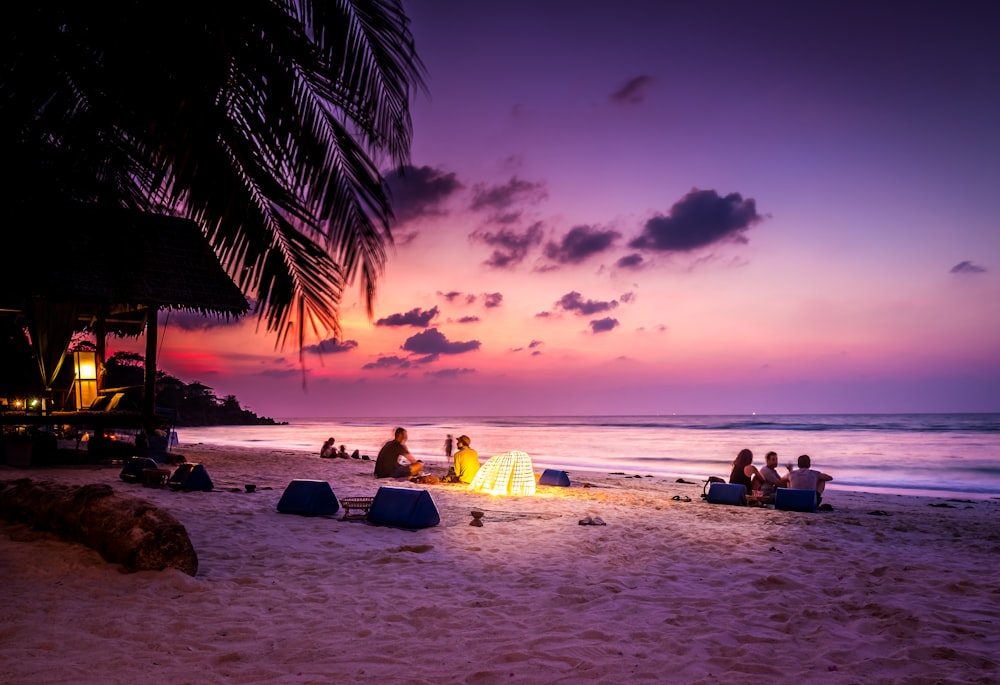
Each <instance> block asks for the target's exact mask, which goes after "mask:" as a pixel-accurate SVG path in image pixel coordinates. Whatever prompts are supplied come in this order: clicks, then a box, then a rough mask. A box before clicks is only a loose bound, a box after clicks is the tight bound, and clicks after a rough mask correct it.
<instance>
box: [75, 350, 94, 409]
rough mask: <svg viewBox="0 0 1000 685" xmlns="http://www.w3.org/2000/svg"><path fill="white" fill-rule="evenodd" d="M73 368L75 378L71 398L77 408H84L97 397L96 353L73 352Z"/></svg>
mask: <svg viewBox="0 0 1000 685" xmlns="http://www.w3.org/2000/svg"><path fill="white" fill-rule="evenodd" d="M73 370H74V371H75V372H76V380H75V381H74V387H73V398H74V400H75V401H76V408H77V409H86V408H87V407H89V406H90V405H91V404H93V402H94V400H96V399H97V353H96V352H74V353H73Z"/></svg>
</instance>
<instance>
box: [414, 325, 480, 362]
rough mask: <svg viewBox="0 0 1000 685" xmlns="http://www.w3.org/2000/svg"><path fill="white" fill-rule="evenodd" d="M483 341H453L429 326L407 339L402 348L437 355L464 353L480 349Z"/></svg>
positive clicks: (416, 352)
mask: <svg viewBox="0 0 1000 685" xmlns="http://www.w3.org/2000/svg"><path fill="white" fill-rule="evenodd" d="M480 345H481V343H480V342H479V341H478V340H467V341H465V342H451V341H450V340H448V339H447V338H446V337H445V336H444V335H443V334H442V333H441V331H439V330H438V329H436V328H429V329H427V330H426V331H422V332H420V333H417V334H416V335H413V336H411V337H409V338H407V339H406V342H405V343H403V345H402V346H401V348H400V349H403V350H406V351H407V352H413V353H414V354H424V355H430V356H432V357H436V356H437V355H439V354H462V353H464V352H471V351H473V350H478V349H479V347H480Z"/></svg>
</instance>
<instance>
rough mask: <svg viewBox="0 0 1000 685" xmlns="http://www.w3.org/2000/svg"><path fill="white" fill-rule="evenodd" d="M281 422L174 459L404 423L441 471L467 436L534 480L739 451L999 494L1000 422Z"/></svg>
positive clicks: (374, 432)
mask: <svg viewBox="0 0 1000 685" xmlns="http://www.w3.org/2000/svg"><path fill="white" fill-rule="evenodd" d="M278 420H280V421H287V425H278V426H213V427H202V428H179V429H178V431H177V432H178V438H179V441H180V444H179V446H177V447H174V448H173V449H174V451H177V452H179V453H181V454H183V452H184V446H185V445H193V444H197V443H204V444H212V445H228V446H233V447H241V446H242V447H254V448H266V449H273V450H276V451H281V452H287V453H302V454H303V455H312V456H318V454H319V450H320V447H321V446H322V444H323V442H324V441H326V440H327V438H330V437H333V438H335V439H336V444H337V445H338V446H339V445H341V444H343V445H345V446H346V449H347V451H348V452H353V451H354V450H355V449H357V450H360V452H361V454H367V455H369V456H370V457H371V458H372V459H374V458H375V455H376V454H378V451H379V448H380V447H381V446H382V444H383V443H384V442H385V441H387V440H390V439H392V435H393V429H394V428H395V427H396V426H397V425H400V426H403V427H405V428H406V429H407V431H408V434H409V441H408V443H407V444H408V446H409V447H410V451H411V452H412V453H413V454H414V455H416V456H417V457H419V458H420V459H423V460H424V461H425V462H427V463H428V464H439V465H443V464H445V455H444V441H445V438H446V436H447V435H448V434H451V435H452V436H453V437H455V438H457V437H458V436H459V435H462V434H465V435H468V436H469V437H470V438H471V439H472V447H473V449H475V450H477V451H478V452H479V455H480V461H485V460H486V459H487V458H488V457H490V456H492V455H494V454H500V453H502V452H508V451H510V450H521V451H523V452H527V453H528V455H529V456H530V457H531V460H532V464H533V465H534V466H535V469H536V472H538V471H539V469H545V468H554V469H561V470H566V471H568V472H569V473H570V477H571V478H572V477H573V471H574V470H580V471H597V472H607V473H612V472H624V473H626V474H629V475H642V476H653V477H661V478H670V479H678V478H682V479H684V480H688V481H693V482H697V483H698V484H702V483H703V482H704V481H705V480H706V479H707V477H708V476H719V477H722V478H726V477H728V475H729V469H730V465H731V463H732V460H733V458H734V457H735V456H736V453H737V452H739V451H740V450H741V449H743V448H748V449H750V450H752V451H753V453H754V464H755V465H757V466H758V467H759V466H762V465H763V463H764V454H765V453H766V452H768V451H770V450H773V451H775V452H777V453H778V461H779V463H780V464H781V465H782V468H781V469H779V472H780V473H784V468H783V467H784V464H786V463H788V462H795V460H796V459H797V458H798V456H799V455H800V454H808V455H810V456H811V457H812V464H813V468H815V469H817V470H819V471H823V472H825V473H829V474H830V475H832V476H833V477H834V480H833V481H831V482H830V483H829V484H828V485H827V492H828V499H829V495H830V494H832V493H834V492H835V491H836V490H837V489H839V488H844V489H848V490H856V491H866V492H878V493H890V494H909V495H921V496H930V497H944V498H961V499H986V498H1000V414H995V413H988V414H987V413H983V414H802V415H781V416H763V415H751V416H547V417H514V416H508V417H499V416H497V417H460V418H459V417H456V418H451V417H433V418H431V417H411V418H406V419H396V420H390V419H385V418H329V419H319V418H282V419H278Z"/></svg>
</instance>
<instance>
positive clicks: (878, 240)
mask: <svg viewBox="0 0 1000 685" xmlns="http://www.w3.org/2000/svg"><path fill="white" fill-rule="evenodd" d="M407 7H408V10H409V13H410V16H411V18H412V19H413V30H414V35H415V38H416V41H417V50H418V52H419V54H420V55H421V57H422V59H423V60H424V62H425V64H426V66H427V69H428V78H427V81H428V86H429V95H426V96H425V95H418V96H417V97H416V99H415V100H414V102H413V122H414V142H413V148H412V168H410V169H409V170H408V172H407V173H406V174H405V176H404V177H403V178H401V179H400V178H398V177H396V176H395V175H392V176H391V178H390V181H391V186H392V188H393V189H394V193H395V198H396V202H395V208H396V212H397V216H398V218H399V220H398V221H397V224H396V225H395V227H394V237H395V239H396V247H395V248H394V249H393V250H392V251H391V257H390V260H389V263H388V268H387V272H386V274H385V276H384V278H383V279H382V281H381V284H380V289H379V295H378V300H377V304H376V315H375V320H374V321H372V320H369V319H368V318H367V317H366V316H365V314H364V309H363V307H362V306H361V305H360V304H359V302H360V298H359V293H358V292H357V289H356V288H354V289H352V290H350V291H349V293H348V298H347V299H346V300H345V302H344V308H343V310H342V312H341V321H342V325H343V340H340V341H332V340H327V341H324V343H323V344H324V347H325V348H326V349H327V353H325V354H323V355H322V356H320V355H317V354H315V353H314V352H313V351H312V349H311V348H310V350H308V351H307V353H306V356H305V360H306V362H305V365H306V369H307V370H306V371H305V372H304V373H303V370H302V367H301V366H300V364H299V360H298V355H297V351H296V350H294V349H291V348H286V349H284V350H276V349H275V339H274V338H273V337H272V336H269V335H266V334H264V333H262V332H256V321H255V320H254V319H253V318H252V317H251V318H250V319H249V320H246V321H243V322H240V323H239V324H237V325H226V326H223V325H214V324H216V322H205V321H204V320H200V319H198V318H197V317H191V316H190V315H186V314H183V315H182V314H178V313H174V314H172V315H171V317H170V319H169V321H167V322H166V324H167V325H166V329H165V330H164V331H162V336H163V344H162V352H161V355H160V367H161V368H162V369H164V370H165V371H167V372H168V373H171V374H173V375H175V376H178V377H180V378H182V379H183V380H186V381H195V380H197V381H200V382H202V383H204V384H206V385H208V386H210V387H212V388H214V390H215V392H216V394H217V395H219V396H220V397H221V396H225V395H228V394H235V395H236V396H237V397H238V398H239V399H240V401H241V402H242V404H243V405H244V406H246V407H249V408H251V409H253V410H254V411H256V412H257V413H259V414H264V415H267V416H273V417H277V418H287V417H295V416H422V415H423V416H426V415H455V414H457V415H491V414H630V413H641V414H658V413H749V412H757V413H808V412H882V411H885V412H897V411H899V412H905V411H1000V313H998V312H1000V308H998V305H997V302H1000V281H998V277H997V274H998V270H1000V231H998V225H997V219H996V215H997V211H996V198H997V197H998V196H1000V187H998V182H1000V132H998V128H997V126H996V122H997V121H1000V89H998V88H997V86H996V75H997V74H998V73H1000V48H998V47H997V43H996V41H995V40H994V36H993V35H992V32H991V29H990V27H991V26H992V23H991V22H990V21H988V17H987V15H988V14H989V10H987V9H984V8H983V6H982V5H980V4H978V3H965V2H960V3H958V4H957V5H948V6H945V5H937V6H934V7H933V8H932V9H920V8H914V7H913V5H912V4H911V3H891V2H888V3H877V6H876V7H875V8H874V9H872V8H868V7H867V6H866V5H864V4H862V3H846V4H845V3H833V2H830V3H806V4H802V3H785V2H780V3H775V2H765V3H745V2H707V3H704V2H697V3H695V2H677V3H663V4H662V5H661V4H658V3H648V2H623V3H617V4H615V5H613V6H612V5H608V4H607V3H585V2H572V3H570V2H546V3H534V2H504V3H492V4H489V5H487V4H484V3H466V2H460V1H458V0H423V1H421V2H410V3H408V4H407ZM903 8H905V11H897V10H902V9H903ZM206 323H210V324H213V325H211V326H208V327H206V326H205V324H206ZM313 342H314V343H319V342H320V341H318V340H315V341H313ZM129 345H130V344H129V343H127V342H122V343H120V344H119V343H117V342H116V341H112V348H116V347H121V348H126V347H129ZM303 380H305V383H304V385H303Z"/></svg>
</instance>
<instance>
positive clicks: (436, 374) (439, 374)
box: [424, 368, 476, 378]
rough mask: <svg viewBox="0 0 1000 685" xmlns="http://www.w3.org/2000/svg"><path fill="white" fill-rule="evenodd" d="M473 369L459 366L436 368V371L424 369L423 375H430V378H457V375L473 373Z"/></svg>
mask: <svg viewBox="0 0 1000 685" xmlns="http://www.w3.org/2000/svg"><path fill="white" fill-rule="evenodd" d="M475 372H476V370H475V369H469V368H461V369H438V370H437V371H424V375H425V376H430V377H432V378H457V377H458V376H465V375H467V374H470V373H475Z"/></svg>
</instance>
